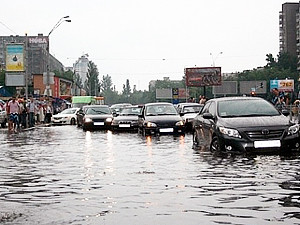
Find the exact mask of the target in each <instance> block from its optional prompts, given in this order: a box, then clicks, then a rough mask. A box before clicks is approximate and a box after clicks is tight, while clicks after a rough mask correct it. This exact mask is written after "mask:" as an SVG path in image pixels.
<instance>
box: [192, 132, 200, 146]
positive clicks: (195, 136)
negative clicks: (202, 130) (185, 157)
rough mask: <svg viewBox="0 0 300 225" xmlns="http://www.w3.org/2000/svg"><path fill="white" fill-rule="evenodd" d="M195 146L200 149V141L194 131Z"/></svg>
mask: <svg viewBox="0 0 300 225" xmlns="http://www.w3.org/2000/svg"><path fill="white" fill-rule="evenodd" d="M193 146H195V147H198V146H199V139H198V136H197V132H196V131H195V130H194V131H193Z"/></svg>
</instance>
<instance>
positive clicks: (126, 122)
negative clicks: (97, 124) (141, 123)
mask: <svg viewBox="0 0 300 225" xmlns="http://www.w3.org/2000/svg"><path fill="white" fill-rule="evenodd" d="M119 124H131V121H120V122H119Z"/></svg>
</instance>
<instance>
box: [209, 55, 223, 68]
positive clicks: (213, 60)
mask: <svg viewBox="0 0 300 225" xmlns="http://www.w3.org/2000/svg"><path fill="white" fill-rule="evenodd" d="M209 54H210V55H211V59H212V63H213V64H212V66H213V67H215V62H216V60H217V58H218V56H219V55H222V54H223V52H219V53H218V55H217V56H216V57H215V58H214V56H213V54H212V53H209Z"/></svg>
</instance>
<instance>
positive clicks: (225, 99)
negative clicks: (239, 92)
mask: <svg viewBox="0 0 300 225" xmlns="http://www.w3.org/2000/svg"><path fill="white" fill-rule="evenodd" d="M255 99H256V100H264V99H263V98H260V97H247V96H235V97H221V98H213V99H210V100H208V101H207V102H211V101H215V102H223V101H233V100H255Z"/></svg>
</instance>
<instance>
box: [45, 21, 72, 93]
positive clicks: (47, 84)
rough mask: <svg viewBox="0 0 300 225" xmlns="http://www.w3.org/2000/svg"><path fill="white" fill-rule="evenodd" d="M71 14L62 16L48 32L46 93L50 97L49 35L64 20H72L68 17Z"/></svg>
mask: <svg viewBox="0 0 300 225" xmlns="http://www.w3.org/2000/svg"><path fill="white" fill-rule="evenodd" d="M68 18H69V16H64V17H62V18H60V20H59V21H58V22H57V23H56V24H55V25H54V27H53V28H52V29H51V31H50V32H49V34H48V48H47V50H48V57H47V77H46V95H47V96H48V97H49V96H50V50H49V45H50V44H49V36H50V34H51V33H52V32H53V31H54V30H55V29H56V28H58V27H59V26H60V25H61V24H62V23H63V22H68V23H70V22H71V20H70V19H68Z"/></svg>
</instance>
